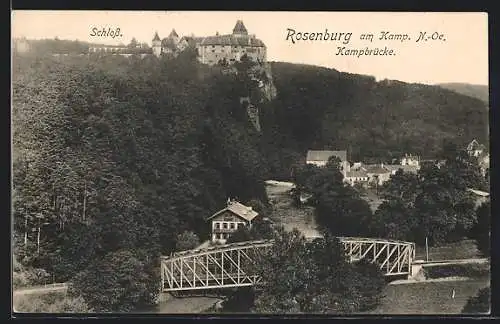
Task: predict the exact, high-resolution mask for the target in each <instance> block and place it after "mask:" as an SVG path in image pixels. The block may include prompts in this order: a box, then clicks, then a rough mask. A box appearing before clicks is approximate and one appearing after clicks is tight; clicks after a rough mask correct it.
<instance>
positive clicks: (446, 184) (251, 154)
mask: <svg viewBox="0 0 500 324" xmlns="http://www.w3.org/2000/svg"><path fill="white" fill-rule="evenodd" d="M11 18H12V19H11V62H12V63H11V66H12V71H11V98H12V101H11V156H12V160H11V163H12V166H11V167H12V169H11V174H12V176H11V198H12V200H11V210H12V214H11V220H12V228H11V250H12V253H11V255H12V260H11V263H12V267H11V275H12V277H11V290H12V307H11V316H12V317H22V316H23V315H25V314H37V313H38V314H65V315H64V316H71V314H88V315H89V316H90V315H91V314H94V316H95V314H153V315H155V314H156V315H169V314H191V315H202V314H211V315H212V316H223V315H227V314H233V315H234V314H238V315H239V316H244V315H246V314H258V315H261V316H264V317H265V316H266V315H282V316H283V315H295V314H307V315H316V314H323V315H325V314H326V315H328V316H331V317H340V316H342V317H346V316H363V315H379V316H386V315H391V316H392V315H417V316H418V315H454V316H457V317H458V316H466V315H467V316H469V315H483V316H485V315H489V314H490V312H491V296H490V295H491V292H490V280H491V270H490V246H491V244H490V236H491V225H490V218H491V208H490V140H489V138H490V131H489V112H490V108H489V105H490V104H489V101H490V100H489V80H488V78H489V73H488V14H487V13H481V12H453V13H452V12H355V11H350V12H349V11H343V12H319V11H318V12H312V11H308V12H298V11H85V10H79V11H70V10H66V11H64V10H58V11H55V10H54V11H43V10H13V11H12V12H11Z"/></svg>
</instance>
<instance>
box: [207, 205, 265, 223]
mask: <svg viewBox="0 0 500 324" xmlns="http://www.w3.org/2000/svg"><path fill="white" fill-rule="evenodd" d="M225 211H230V212H232V213H234V214H236V215H238V216H240V217H241V218H243V219H245V220H247V221H251V220H253V219H254V218H255V217H257V216H258V215H259V213H257V212H256V211H255V210H253V209H252V207H248V206H245V205H243V204H241V203H239V202H237V201H230V202H228V205H227V207H226V208H224V209H221V210H219V211H218V212H216V213H215V214H213V215H212V216H210V217H209V218H208V219H207V220H209V219H212V218H214V217H215V216H217V215H219V214H221V213H223V212H225Z"/></svg>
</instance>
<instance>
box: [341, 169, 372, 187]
mask: <svg viewBox="0 0 500 324" xmlns="http://www.w3.org/2000/svg"><path fill="white" fill-rule="evenodd" d="M368 180H369V177H368V174H367V173H366V171H365V170H362V169H361V170H353V171H349V172H346V175H345V177H344V182H346V183H348V184H350V185H351V186H354V185H355V184H356V183H361V184H366V183H368Z"/></svg>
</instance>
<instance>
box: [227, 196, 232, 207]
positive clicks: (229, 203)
mask: <svg viewBox="0 0 500 324" xmlns="http://www.w3.org/2000/svg"><path fill="white" fill-rule="evenodd" d="M227 205H228V206H229V205H231V198H229V197H227Z"/></svg>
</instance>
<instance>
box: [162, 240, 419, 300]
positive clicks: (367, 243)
mask: <svg viewBox="0 0 500 324" xmlns="http://www.w3.org/2000/svg"><path fill="white" fill-rule="evenodd" d="M339 239H340V242H341V243H342V245H343V247H344V249H345V251H346V255H347V257H348V258H349V260H350V261H351V262H353V261H357V260H361V259H366V260H370V261H371V262H374V263H376V264H378V265H379V266H380V269H381V270H382V271H383V272H384V274H385V275H386V276H397V275H408V276H410V275H411V272H412V261H413V260H414V259H415V243H412V242H402V241H391V240H383V239H371V238H358V237H340V238H339ZM272 246H273V241H272V240H267V241H250V242H240V243H232V244H226V245H219V246H213V247H209V248H205V249H199V250H189V251H183V252H179V253H175V254H174V255H172V256H169V257H166V256H163V257H162V258H161V280H162V287H163V291H164V292H170V291H183V290H184V291H186V290H200V289H220V288H231V287H244V286H253V285H257V284H260V283H262V282H261V278H260V277H259V276H258V275H256V274H255V273H254V272H253V271H252V268H253V265H254V263H255V262H256V261H257V260H259V257H260V256H262V255H263V254H264V253H266V250H267V249H269V248H271V247H272Z"/></svg>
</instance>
